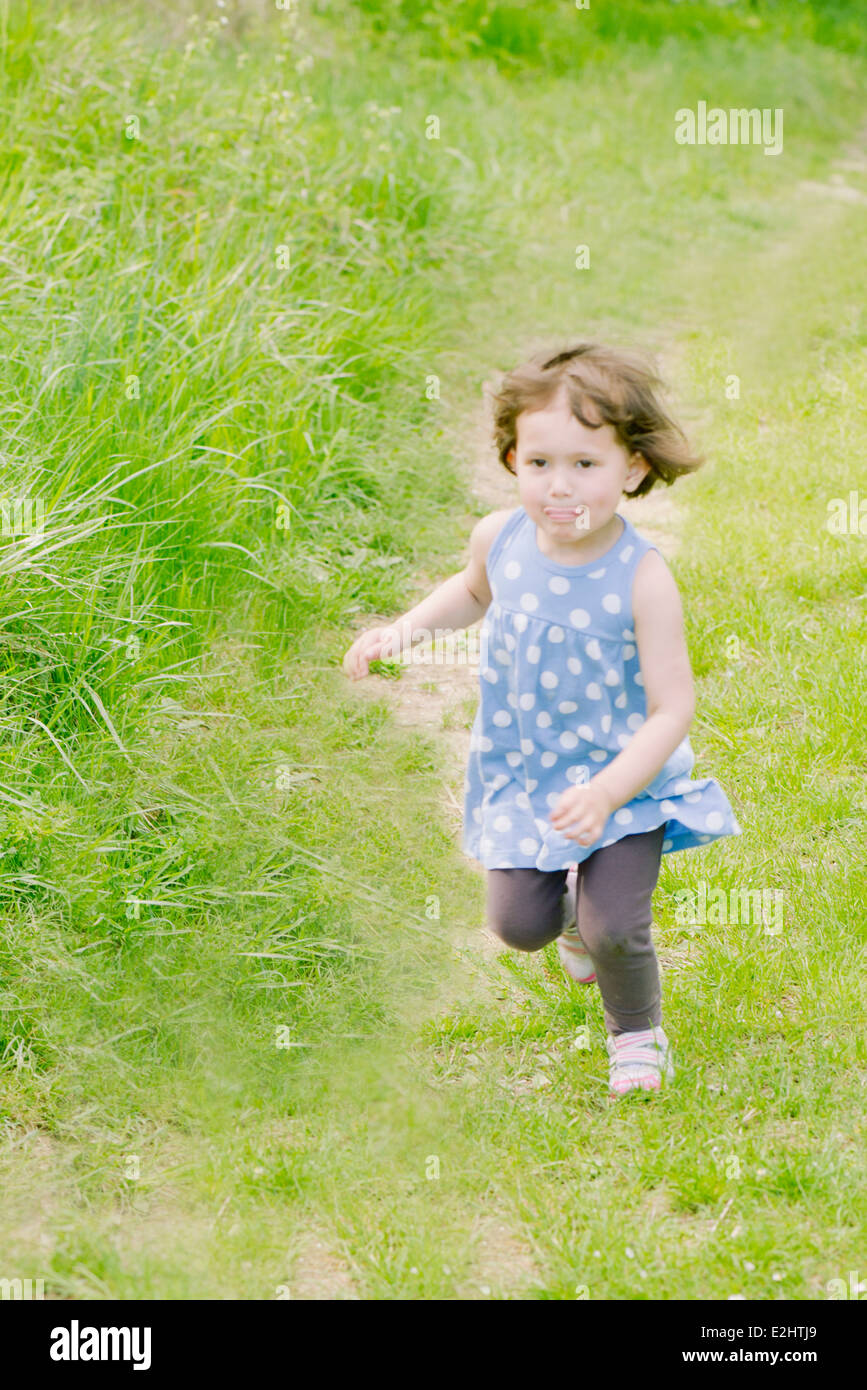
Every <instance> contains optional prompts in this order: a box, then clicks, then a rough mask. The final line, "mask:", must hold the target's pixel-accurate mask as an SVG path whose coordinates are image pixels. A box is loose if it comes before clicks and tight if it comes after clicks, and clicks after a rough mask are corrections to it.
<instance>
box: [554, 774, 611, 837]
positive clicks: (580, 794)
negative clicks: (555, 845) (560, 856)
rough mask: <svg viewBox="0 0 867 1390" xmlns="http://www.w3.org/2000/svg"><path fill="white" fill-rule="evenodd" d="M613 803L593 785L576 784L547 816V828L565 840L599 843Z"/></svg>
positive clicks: (606, 794)
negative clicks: (549, 819)
mask: <svg viewBox="0 0 867 1390" xmlns="http://www.w3.org/2000/svg"><path fill="white" fill-rule="evenodd" d="M613 810H614V802H613V801H612V799H611V797H610V796H609V794H608V792H607V791H606V790H605V788H604V787H602V786H600V785H599V784H598V783H597V782H595V781H591V782H584V783H579V784H578V786H577V787H570V788H569V790H568V791H565V792H564V793H563V795H562V796H561V797H560V800H559V801H558V802H557V805H556V806H555V807H554V810H553V811H552V812H551V824H552V825H553V827H554V829H555V830H559V832H560V834H561V835H563V836H565V838H566V839H567V840H577V841H578V844H579V845H592V844H593V843H594V841H596V840H598V839H599V836H600V835H601V834H602V831H603V830H604V828H605V823H606V821H607V820H608V817H609V816H610V815H611V813H612V811H613Z"/></svg>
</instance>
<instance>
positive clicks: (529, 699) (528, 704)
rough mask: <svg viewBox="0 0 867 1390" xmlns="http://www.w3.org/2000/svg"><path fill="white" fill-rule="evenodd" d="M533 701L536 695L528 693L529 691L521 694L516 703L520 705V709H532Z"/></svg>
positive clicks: (534, 701)
mask: <svg viewBox="0 0 867 1390" xmlns="http://www.w3.org/2000/svg"><path fill="white" fill-rule="evenodd" d="M535 703H536V696H535V695H532V694H530V693H529V692H528V693H527V694H526V695H522V696H521V698H520V700H519V701H518V704H519V705H520V706H521V709H532V708H533V706H534V705H535Z"/></svg>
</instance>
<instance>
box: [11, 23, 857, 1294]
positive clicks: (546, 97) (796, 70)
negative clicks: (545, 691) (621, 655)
mask: <svg viewBox="0 0 867 1390" xmlns="http://www.w3.org/2000/svg"><path fill="white" fill-rule="evenodd" d="M616 9H617V13H616V22H615V16H614V14H613V12H612V9H611V7H608V8H606V7H605V6H603V5H599V6H597V5H596V4H595V3H594V4H593V5H592V6H591V8H590V9H589V10H587V11H581V10H577V9H574V8H571V7H569V6H566V5H562V4H557V3H555V2H554V0H535V3H534V4H533V5H532V6H520V5H517V4H500V5H495V4H493V3H492V0H472V3H467V4H464V5H461V6H454V5H449V4H445V3H431V4H427V5H424V6H423V5H421V4H418V3H416V2H415V0H403V2H402V3H400V2H399V0H394V3H391V4H389V3H385V0H363V3H358V4H349V3H336V0H332V3H325V0H319V2H318V3H313V4H310V5H306V4H304V3H299V4H298V5H296V6H294V7H293V8H292V9H291V10H288V11H287V10H278V9H277V8H276V7H274V8H273V9H272V10H269V9H267V8H266V7H264V6H258V5H255V4H253V3H252V2H250V3H246V4H245V3H241V0H226V2H225V4H222V5H219V4H218V5H210V4H208V5H205V4H204V3H202V4H200V5H198V6H196V5H194V4H192V3H190V0H176V3H172V4H169V3H168V2H167V0H163V2H162V3H159V4H148V3H145V0H134V3H125V4H123V5H117V6H110V5H100V4H97V3H84V4H80V5H70V4H59V5H47V4H38V3H33V0H21V3H18V4H14V5H10V4H8V3H7V2H6V0H0V46H2V61H3V68H4V73H3V76H4V81H3V87H2V97H0V102H2V107H0V109H2V118H3V125H4V137H5V139H4V148H5V150H6V152H7V155H6V161H5V166H4V173H3V181H2V195H0V256H2V281H0V283H2V310H3V313H2V335H3V367H2V376H0V428H2V469H3V475H4V489H3V491H4V497H5V499H6V503H5V504H4V506H5V507H6V510H5V511H4V518H6V517H7V516H12V517H13V521H14V516H13V511H12V510H10V508H11V507H12V503H13V501H14V499H19V498H22V497H29V498H32V499H36V500H37V502H38V503H39V504H40V505H41V506H42V507H43V510H44V527H43V528H42V529H41V530H39V529H37V528H35V527H33V528H30V529H27V528H23V529H22V528H21V527H18V528H16V526H15V525H14V524H12V522H10V524H8V525H7V524H6V521H5V520H4V527H3V535H2V537H0V575H2V584H3V591H2V592H3V602H2V623H0V663H2V676H3V679H2V683H0V693H2V725H0V728H2V739H3V742H2V760H3V762H2V771H0V803H2V804H0V905H2V934H0V1190H2V1193H3V1202H2V1209H0V1250H2V1262H0V1278H6V1279H12V1278H28V1277H30V1278H34V1279H35V1278H43V1279H44V1280H45V1290H46V1296H47V1297H53V1298H69V1297H72V1298H87V1299H96V1300H99V1299H108V1298H119V1299H141V1298H160V1299H194V1298H207V1299H217V1298H243V1299H262V1298H265V1299H274V1298H284V1297H293V1298H328V1297H340V1298H359V1299H383V1298H385V1299H436V1298H445V1299H457V1298H529V1299H574V1298H582V1297H588V1298H590V1299H594V1300H598V1299H636V1298H666V1299H706V1298H710V1299H727V1298H728V1297H730V1296H732V1295H743V1296H744V1297H746V1298H750V1299H796V1300H797V1299H822V1298H827V1297H829V1293H828V1286H829V1281H831V1280H833V1279H843V1280H846V1279H848V1277H849V1271H851V1270H856V1271H858V1270H859V1271H860V1274H861V1277H862V1278H867V1268H865V1255H864V1250H865V1245H864V1238H865V1217H867V1197H865V1193H867V1183H865V1177H867V1173H865V1127H864V1110H865V1096H867V1091H865V1087H867V1051H865V1042H864V1016H865V1005H867V986H865V945H867V929H865V910H864V902H865V898H867V882H865V868H864V813H865V811H867V795H865V770H867V755H865V742H864V733H863V720H862V718H861V711H862V709H863V691H864V688H865V657H864V652H865V615H864V599H865V545H867V539H865V533H867V515H865V519H864V520H863V522H862V525H861V529H859V528H858V525H857V508H858V505H859V499H860V500H861V501H863V502H864V503H865V506H864V512H865V514H867V474H865V467H864V439H865V401H867V310H865V304H867V266H865V263H864V256H863V240H864V234H863V227H864V208H865V204H867V99H865V95H864V93H865V75H867V62H865V54H864V52H863V38H862V35H861V27H862V26H861V23H860V20H859V17H858V7H857V6H856V5H854V4H847V3H844V2H843V0H839V3H831V4H827V3H823V4H819V3H818V0H816V3H812V4H807V3H803V4H797V5H792V4H784V3H782V2H781V3H776V4H774V3H770V2H769V0H768V2H767V3H755V4H749V3H747V2H746V0H734V3H730V4H722V3H719V4H714V3H711V0H708V2H707V3H684V4H680V5H672V4H662V3H656V0H650V2H649V3H645V4H639V3H638V0H630V2H629V3H623V4H620V5H618V6H617V7H616ZM700 100H707V101H708V103H709V104H716V105H718V106H720V107H723V108H728V107H757V108H762V109H764V108H771V109H776V108H782V109H783V110H784V113H785V138H784V148H783V151H782V152H781V153H780V154H779V155H778V156H776V157H766V156H765V155H764V153H763V150H762V149H761V148H760V147H756V146H749V145H745V146H740V147H735V146H730V147H711V146H706V147H701V146H697V145H696V146H681V145H678V144H677V143H676V142H675V139H674V114H675V111H676V110H677V109H678V108H683V107H694V106H696V104H697V103H698V101H700ZM432 135H436V136H437V137H438V138H430V137H431V136H432ZM579 245H586V246H588V247H589V249H590V264H589V267H588V268H586V269H578V268H576V247H577V246H579ZM579 336H592V337H597V338H601V339H602V340H612V341H615V342H618V343H623V344H630V343H634V344H636V345H638V346H642V347H645V348H647V349H649V350H651V351H653V352H657V353H659V354H662V355H664V356H665V357H666V358H667V359H668V360H670V361H672V362H673V363H675V364H676V366H675V367H674V369H673V373H672V389H673V393H674V397H675V401H676V405H677V409H678V411H679V413H680V414H681V416H682V417H683V418H684V420H685V422H686V424H687V427H688V428H689V429H690V431H691V434H692V436H693V437H694V439H695V442H696V443H697V444H698V445H699V446H700V447H701V448H702V449H703V450H704V451H705V452H706V454H707V457H708V463H707V465H706V466H705V468H704V469H702V470H701V472H700V473H699V474H698V475H697V476H696V478H695V480H694V481H691V482H690V485H689V487H684V488H683V489H682V492H683V496H682V497H681V496H678V489H677V488H675V489H674V490H673V492H672V494H671V495H672V500H673V502H674V503H675V504H676V506H677V514H678V537H679V549H678V553H677V557H676V559H675V561H674V562H673V565H672V568H673V570H674V573H675V575H676V578H677V581H678V584H679V586H680V589H681V593H682V595H683V600H684V609H685V612H686V619H687V635H688V639H689V647H690V654H691V658H692V663H693V669H694V672H695V676H696V689H697V697H698V709H697V715H696V719H695V723H694V725H693V727H692V730H691V733H690V739H691V742H692V744H693V747H694V749H695V751H696V757H697V766H696V771H695V775H696V776H708V775H709V776H714V777H716V778H717V779H718V780H719V782H720V783H721V785H722V786H723V788H724V789H725V791H726V793H727V795H728V796H729V798H730V800H731V802H732V805H733V807H734V809H735V813H736V815H737V817H738V820H739V822H740V824H741V825H742V827H743V830H744V833H743V835H742V836H741V837H738V838H731V839H727V840H723V841H721V842H720V843H718V844H716V845H710V846H708V847H707V849H705V850H702V851H689V852H686V853H683V854H678V855H670V856H666V857H665V858H664V859H663V867H662V872H661V875H660V880H659V885H658V888H657V891H656V894H655V897H654V912H655V918H654V920H655V923H656V928H655V938H656V941H657V946H658V949H659V953H660V960H661V963H662V968H663V1010H664V1019H665V1024H666V1028H667V1031H668V1033H669V1036H670V1037H671V1039H672V1043H673V1046H674V1051H675V1058H676V1061H677V1064H678V1075H677V1078H676V1081H675V1083H674V1085H673V1086H671V1087H670V1088H669V1089H668V1090H667V1091H666V1092H665V1093H664V1094H661V1095H660V1096H658V1097H654V1098H652V1100H649V1101H648V1100H642V1099H641V1098H630V1099H628V1100H627V1101H626V1102H624V1103H622V1104H620V1105H618V1106H615V1107H613V1108H612V1107H609V1106H608V1104H607V1102H606V1099H605V1083H606V1080H607V1058H606V1055H605V1051H604V1046H603V1043H604V1027H603V1022H602V1010H601V1003H600V1000H599V997H598V992H597V991H595V990H593V991H589V990H588V991H585V992H584V993H582V992H580V990H579V989H578V987H570V986H569V985H568V984H567V981H566V979H565V977H564V976H563V975H562V972H561V971H560V970H559V967H558V965H557V960H556V952H555V950H554V947H553V946H551V947H549V948H547V949H546V951H545V952H544V953H541V954H539V955H532V956H524V955H519V954H518V953H514V952H509V951H507V950H506V949H505V948H504V949H503V951H502V952H501V954H500V955H499V956H498V957H497V959H496V960H494V961H491V962H481V961H480V959H479V958H478V957H474V956H473V955H472V953H467V952H465V951H463V950H456V949H455V944H454V943H455V940H456V933H464V932H467V931H470V932H471V931H473V930H474V929H477V928H479V927H480V926H481V924H482V922H483V916H484V912H483V889H484V884H483V880H482V878H481V877H480V876H479V875H478V874H475V873H474V872H473V870H472V868H471V867H470V866H469V865H468V863H467V861H466V860H465V859H464V858H463V857H462V856H461V854H460V851H459V847H458V844H457V842H456V838H455V835H454V833H453V829H452V827H451V826H450V825H449V824H448V823H447V822H446V821H445V819H444V818H443V817H441V816H440V815H439V813H438V812H437V811H436V810H435V809H434V808H435V807H436V806H437V805H438V804H439V798H440V791H441V787H442V781H443V776H444V760H443V750H442V743H441V740H440V739H439V738H437V737H436V736H434V735H432V734H431V733H430V731H425V730H413V729H411V728H406V727H402V726H401V725H399V723H398V722H397V721H396V720H395V718H394V708H393V691H392V690H391V689H390V687H391V685H392V683H391V682H388V681H386V680H384V679H383V678H381V677H371V678H370V681H369V682H368V685H369V686H371V687H372V686H374V685H375V684H376V683H377V682H379V684H380V686H381V696H378V697H377V698H361V697H360V694H359V692H358V691H357V690H355V689H352V688H351V687H350V686H349V683H348V682H347V681H346V679H345V677H344V676H343V675H342V673H341V669H340V663H341V660H342V656H343V653H344V651H345V650H346V648H347V647H348V646H349V644H350V642H351V640H352V637H353V635H354V632H355V631H356V630H357V627H358V625H359V624H360V623H362V622H365V621H369V622H370V623H371V624H372V623H373V622H374V621H375V620H376V619H377V617H380V618H381V617H389V616H396V615H397V614H398V613H400V612H402V611H405V610H406V609H407V608H408V607H410V606H411V604H412V603H414V602H416V601H417V600H418V599H419V598H420V597H421V596H422V595H423V594H424V593H425V592H427V591H429V589H430V588H431V587H433V585H434V584H435V583H437V582H438V581H439V580H440V579H442V578H444V577H446V576H447V575H448V574H450V573H453V572H454V571H455V570H457V569H459V568H462V566H463V564H464V562H465V554H466V540H467V537H468V535H469V530H470V525H471V522H472V519H473V517H474V516H476V515H481V514H482V512H483V511H484V510H485V508H484V507H483V505H482V504H481V502H479V500H478V498H477V497H476V496H474V495H473V493H472V492H471V490H470V479H471V475H472V468H473V462H474V450H475V448H476V445H475V443H474V435H473V431H474V429H475V428H476V422H477V419H478V413H479V409H480V406H481V403H482V383H483V382H484V381H485V380H487V379H488V378H489V377H490V375H491V374H492V372H495V371H496V370H500V369H503V368H507V367H509V366H511V365H513V364H514V363H515V362H517V361H518V360H520V359H521V358H522V357H523V356H524V355H525V354H526V352H527V351H528V349H529V348H531V347H533V346H535V345H536V344H537V343H538V342H540V341H549V340H551V339H555V340H556V339H559V338H561V337H564V338H569V337H579ZM734 378H736V379H737V381H736V384H735V385H733V384H732V383H733V379H734ZM432 382H433V383H434V389H433V390H432V389H431V383H432ZM859 489H860V491H859ZM853 493H854V494H856V497H855V502H854V507H855V512H854V513H853V514H854V515H855V517H856V524H855V525H854V526H852V525H851V524H849V526H848V529H846V530H844V531H843V532H841V533H838V532H835V531H833V530H831V529H829V526H828V519H829V515H830V514H831V511H832V510H833V505H832V504H833V499H836V498H840V499H846V501H847V507H848V505H849V499H850V494H853ZM847 515H849V513H848V511H847ZM636 524H637V525H639V529H640V520H637V521H636ZM470 722H471V712H470V713H469V714H468V717H467V720H466V727H467V728H468V727H469V724H470ZM702 885H705V888H706V890H707V891H708V892H711V891H712V890H713V889H714V888H721V889H723V890H724V891H726V892H727V893H728V892H729V891H730V890H735V891H745V890H746V891H749V892H755V891H772V892H774V893H777V894H779V895H780V896H779V898H778V899H777V900H778V901H779V902H781V903H782V928H781V929H780V930H778V931H769V930H767V929H766V926H763V925H762V924H760V923H755V922H752V923H740V922H722V923H716V922H712V921H709V922H708V923H706V924H701V925H699V926H695V925H690V924H688V923H684V922H683V921H681V920H679V913H678V903H679V902H680V899H679V897H678V896H677V895H678V894H681V893H682V892H683V891H684V890H693V889H694V890H699V889H701V886H702ZM433 899H435V900H436V902H437V904H438V909H439V916H438V917H436V916H435V915H431V914H430V912H429V910H428V909H429V904H430V902H431V901H432V900H433ZM585 1030H586V1031H585ZM578 1038H583V1039H585V1040H587V1042H588V1045H587V1046H586V1047H582V1046H576V1045H575V1041H576V1039H578Z"/></svg>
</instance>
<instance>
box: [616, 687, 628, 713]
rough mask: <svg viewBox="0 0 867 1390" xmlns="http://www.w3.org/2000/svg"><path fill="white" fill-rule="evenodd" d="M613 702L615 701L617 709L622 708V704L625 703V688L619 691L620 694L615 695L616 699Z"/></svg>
mask: <svg viewBox="0 0 867 1390" xmlns="http://www.w3.org/2000/svg"><path fill="white" fill-rule="evenodd" d="M614 703H615V705H616V706H617V708H618V709H623V707H624V705H625V704H626V691H625V690H623V691H621V692H620V694H619V695H618V696H617V699H616V700H615V701H614Z"/></svg>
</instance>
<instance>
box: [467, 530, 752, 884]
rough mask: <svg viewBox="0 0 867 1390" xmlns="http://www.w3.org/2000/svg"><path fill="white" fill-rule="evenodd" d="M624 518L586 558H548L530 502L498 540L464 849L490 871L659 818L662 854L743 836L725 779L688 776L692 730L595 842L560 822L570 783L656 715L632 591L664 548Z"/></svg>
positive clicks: (555, 864)
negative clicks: (646, 684) (579, 561)
mask: <svg viewBox="0 0 867 1390" xmlns="http://www.w3.org/2000/svg"><path fill="white" fill-rule="evenodd" d="M617 515H618V516H620V513H618V514H617ZM620 520H621V521H622V522H623V530H622V531H621V534H620V537H619V539H618V540H617V541H615V543H614V545H613V546H612V547H611V549H610V550H608V551H606V553H605V554H604V555H602V556H600V558H599V559H597V560H593V561H591V562H590V563H589V564H585V565H560V564H557V563H555V561H553V560H550V559H549V558H548V556H547V555H543V553H542V552H541V550H540V549H539V545H538V542H537V540H536V525H535V522H533V521H531V519H530V517H529V516H528V515H527V512H526V511H525V510H524V508H523V507H518V508H517V509H516V511H514V512H513V513H512V515H511V516H510V517H509V518H508V520H507V521H506V522H505V524H504V526H503V528H502V530H501V531H500V533H499V534H498V536H497V537H496V539H495V540H494V543H493V545H492V546H491V549H490V552H489V554H488V562H487V572H488V581H489V583H490V587H491V594H492V596H493V597H492V602H491V605H490V607H489V608H488V611H487V613H486V614H485V619H484V622H483V624H482V629H481V634H480V636H481V663H480V676H479V690H480V699H479V707H478V710H477V713H476V718H475V722H474V724H473V728H472V733H471V735H470V754H469V761H468V764H467V775H466V780H465V782H464V831H463V850H464V852H465V853H466V854H469V855H470V856H472V858H474V859H477V860H478V861H479V862H480V863H481V864H483V865H484V867H485V868H486V869H509V868H514V869H524V868H526V869H532V868H535V869H546V870H553V869H565V868H568V867H569V866H570V865H572V864H580V862H581V861H582V859H586V858H587V857H588V856H589V855H591V854H593V853H594V851H595V850H597V849H601V848H604V846H606V845H612V844H614V842H615V840H619V839H621V838H622V837H623V836H624V835H636V834H639V833H640V832H641V831H644V830H653V829H655V828H656V827H657V826H660V825H664V826H665V838H664V840H663V842H662V851H663V853H664V854H671V853H673V852H674V851H675V850H680V849H690V848H692V847H693V846H695V845H704V844H707V843H708V842H709V841H711V840H718V839H720V838H721V837H722V836H724V835H740V834H742V831H741V827H740V826H739V825H738V823H737V821H736V820H735V817H734V813H733V811H732V808H731V806H730V805H729V802H728V800H727V799H726V796H725V793H724V792H723V790H722V788H721V787H720V786H719V784H718V783H717V782H715V781H714V780H713V778H711V777H701V778H696V779H695V780H693V779H691V778H690V776H689V774H690V772H691V771H692V768H693V767H694V765H695V756H694V754H693V751H692V748H691V747H690V744H689V739H688V738H687V739H684V740H683V742H682V743H680V744H679V745H678V747H677V748H676V749H675V750H674V752H673V753H672V754H671V755H670V757H669V758H668V760H667V762H666V764H665V766H664V767H663V768H662V769H661V771H660V772H659V773H658V774H657V776H656V777H655V778H654V779H653V781H652V782H650V783H649V784H648V786H647V787H645V789H644V791H642V792H640V793H639V794H638V795H637V796H635V797H634V798H633V799H632V800H631V801H629V802H627V803H626V805H624V806H621V807H619V808H618V809H617V810H616V811H615V812H614V813H613V815H612V816H611V817H609V819H608V821H607V823H606V825H605V827H604V829H603V831H602V834H601V836H600V837H599V839H598V840H596V841H595V842H594V843H593V844H592V845H580V844H578V842H577V840H569V839H567V838H566V837H565V835H562V834H560V832H559V831H557V830H555V829H554V827H553V826H552V825H551V823H550V820H549V816H550V814H551V811H552V809H553V808H554V806H555V805H556V804H557V802H558V801H559V799H560V797H561V796H562V794H563V792H564V791H566V790H567V788H568V787H569V786H571V785H573V784H576V783H582V782H588V781H589V780H590V779H591V778H592V777H595V776H596V774H597V773H598V772H600V771H601V770H602V769H603V768H604V767H606V766H607V764H608V763H610V762H612V761H613V760H614V758H616V757H617V755H618V753H620V751H621V749H623V748H625V747H626V746H627V745H628V743H629V741H630V739H631V738H632V735H633V734H634V733H635V731H636V729H639V728H640V727H641V725H642V724H643V723H644V720H645V717H646V713H647V702H646V698H645V694H644V690H643V688H642V675H641V667H640V663H639V659H638V649H637V647H636V644H635V632H634V629H633V626H632V600H631V594H632V581H633V578H634V575H635V569H636V566H637V565H638V562H639V560H640V559H641V557H642V556H643V555H644V553H645V551H647V550H650V549H654V550H655V549H657V548H658V547H656V546H653V545H651V542H650V541H648V540H646V539H645V538H644V537H643V536H641V535H639V533H638V532H637V531H636V530H635V527H634V526H633V525H632V524H631V523H630V522H629V521H628V520H627V519H626V517H623V516H621V517H620Z"/></svg>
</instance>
